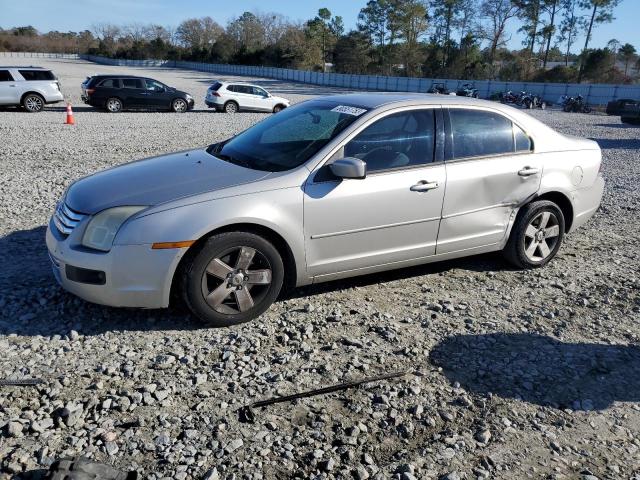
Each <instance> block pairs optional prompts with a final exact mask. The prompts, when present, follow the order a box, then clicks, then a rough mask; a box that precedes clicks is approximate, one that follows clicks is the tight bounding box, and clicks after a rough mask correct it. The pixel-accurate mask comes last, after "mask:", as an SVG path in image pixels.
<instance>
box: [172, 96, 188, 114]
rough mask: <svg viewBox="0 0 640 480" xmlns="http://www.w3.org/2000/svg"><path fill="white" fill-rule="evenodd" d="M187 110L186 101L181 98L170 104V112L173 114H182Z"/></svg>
mask: <svg viewBox="0 0 640 480" xmlns="http://www.w3.org/2000/svg"><path fill="white" fill-rule="evenodd" d="M188 109H189V105H188V104H187V101H186V100H184V99H182V98H176V99H175V100H174V101H173V102H171V111H173V112H175V113H184V112H186V111H187V110H188Z"/></svg>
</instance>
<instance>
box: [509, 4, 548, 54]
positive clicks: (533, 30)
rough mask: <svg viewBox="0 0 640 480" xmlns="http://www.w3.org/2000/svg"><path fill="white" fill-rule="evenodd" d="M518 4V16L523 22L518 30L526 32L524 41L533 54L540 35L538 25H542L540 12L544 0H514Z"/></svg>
mask: <svg viewBox="0 0 640 480" xmlns="http://www.w3.org/2000/svg"><path fill="white" fill-rule="evenodd" d="M514 1H515V4H516V5H517V6H518V16H519V17H520V19H521V20H522V22H523V24H522V26H521V27H520V29H519V30H518V31H520V32H524V33H525V34H526V39H525V41H524V42H523V43H524V45H526V46H527V49H528V50H529V55H530V56H533V49H534V48H535V46H536V39H537V37H538V33H539V32H538V26H539V25H540V13H541V10H542V0H514Z"/></svg>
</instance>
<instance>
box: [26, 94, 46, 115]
mask: <svg viewBox="0 0 640 480" xmlns="http://www.w3.org/2000/svg"><path fill="white" fill-rule="evenodd" d="M22 106H23V107H24V109H25V110H26V111H27V112H29V113H37V112H40V111H42V109H43V108H44V99H43V98H42V97H41V96H40V95H38V94H37V93H30V94H28V95H25V97H24V98H23V99H22Z"/></svg>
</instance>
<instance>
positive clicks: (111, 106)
mask: <svg viewBox="0 0 640 480" xmlns="http://www.w3.org/2000/svg"><path fill="white" fill-rule="evenodd" d="M107 110H109V111H110V112H112V113H116V112H119V111H120V110H122V102H121V101H120V100H118V99H117V98H110V99H109V100H107Z"/></svg>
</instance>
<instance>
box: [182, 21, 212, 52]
mask: <svg viewBox="0 0 640 480" xmlns="http://www.w3.org/2000/svg"><path fill="white" fill-rule="evenodd" d="M223 31H224V30H223V29H222V27H221V26H220V25H218V23H216V21H215V20H214V19H213V18H211V17H203V18H190V19H188V20H184V21H183V22H182V23H180V25H178V28H177V29H176V37H177V39H178V41H179V42H180V43H181V44H182V45H184V46H185V47H187V48H189V49H191V50H192V51H194V50H198V49H206V48H211V46H212V45H213V44H214V43H215V41H216V40H217V39H218V37H219V36H220V35H222V32H223Z"/></svg>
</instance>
